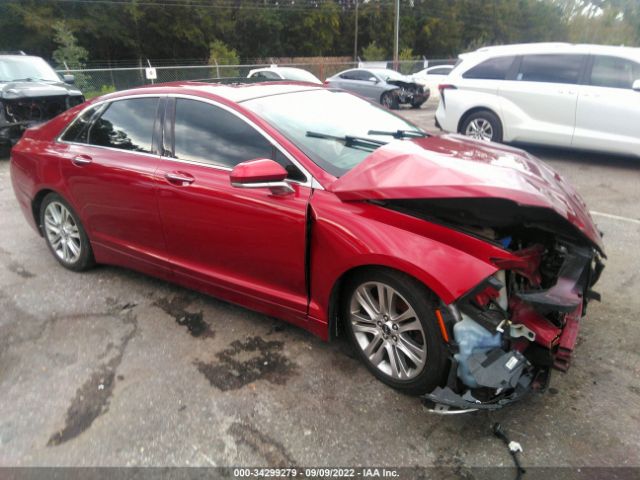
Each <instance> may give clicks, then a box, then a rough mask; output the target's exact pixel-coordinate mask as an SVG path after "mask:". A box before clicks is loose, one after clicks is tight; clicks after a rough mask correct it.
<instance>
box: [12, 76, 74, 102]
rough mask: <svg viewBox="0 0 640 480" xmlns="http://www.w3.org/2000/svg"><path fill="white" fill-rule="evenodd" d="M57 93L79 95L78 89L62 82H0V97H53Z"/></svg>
mask: <svg viewBox="0 0 640 480" xmlns="http://www.w3.org/2000/svg"><path fill="white" fill-rule="evenodd" d="M58 95H81V93H80V90H78V89H77V88H76V87H74V86H72V85H69V84H66V83H64V82H48V81H19V82H4V83H0V98H2V99H7V100H12V99H18V98H39V97H54V96H58Z"/></svg>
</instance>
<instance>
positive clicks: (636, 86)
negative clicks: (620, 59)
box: [631, 80, 640, 92]
mask: <svg viewBox="0 0 640 480" xmlns="http://www.w3.org/2000/svg"><path fill="white" fill-rule="evenodd" d="M631 88H632V89H633V90H635V91H636V92H640V80H636V81H635V82H633V86H632V87H631Z"/></svg>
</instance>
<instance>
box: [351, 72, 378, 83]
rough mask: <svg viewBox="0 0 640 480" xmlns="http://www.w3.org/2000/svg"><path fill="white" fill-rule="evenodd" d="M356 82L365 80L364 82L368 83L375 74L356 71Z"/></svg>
mask: <svg viewBox="0 0 640 480" xmlns="http://www.w3.org/2000/svg"><path fill="white" fill-rule="evenodd" d="M354 74H355V75H354V80H364V81H368V80H369V79H371V77H373V76H374V75H373V73H371V72H369V71H367V70H356V71H355V72H354Z"/></svg>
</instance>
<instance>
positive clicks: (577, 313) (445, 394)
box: [424, 230, 603, 413]
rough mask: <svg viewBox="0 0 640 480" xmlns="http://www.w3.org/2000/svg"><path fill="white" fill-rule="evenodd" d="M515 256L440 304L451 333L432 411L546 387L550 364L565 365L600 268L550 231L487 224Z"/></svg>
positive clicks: (475, 405)
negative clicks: (520, 233) (516, 232)
mask: <svg viewBox="0 0 640 480" xmlns="http://www.w3.org/2000/svg"><path fill="white" fill-rule="evenodd" d="M484 234H485V235H488V234H492V235H494V236H495V241H498V242H500V243H501V244H502V245H503V246H504V247H505V250H508V251H509V252H510V253H511V254H512V256H513V258H501V259H498V258H496V259H493V262H494V263H495V265H496V266H498V267H499V268H500V270H499V271H498V272H497V273H496V274H494V275H492V276H491V277H489V278H487V279H486V280H485V281H483V282H482V283H481V284H479V285H478V286H477V287H475V288H474V289H472V290H471V291H470V292H468V293H467V294H466V295H464V296H463V297H462V298H460V299H458V301H456V302H454V303H452V304H451V305H449V306H444V305H443V306H442V309H441V311H440V318H442V320H443V323H444V326H445V328H447V329H448V331H449V332H450V342H449V345H448V346H449V349H450V352H451V366H450V371H449V375H448V378H447V381H446V384H445V385H443V386H440V387H438V388H436V389H435V390H434V391H433V392H431V393H429V394H427V395H425V396H424V399H425V401H426V402H427V404H428V405H429V406H430V407H432V409H433V410H434V411H436V412H438V413H459V412H465V411H470V410H478V409H484V410H494V409H498V408H501V407H503V406H505V405H507V404H509V403H512V402H514V401H516V400H518V399H520V398H522V397H523V396H524V395H526V394H527V393H529V392H531V391H544V390H545V389H546V387H547V385H548V382H549V377H550V372H551V370H552V369H556V370H560V371H563V372H564V371H566V370H567V369H568V368H569V365H570V362H571V355H572V352H573V349H574V347H575V344H576V339H577V336H578V331H579V329H580V323H581V320H582V318H583V317H584V315H585V313H586V307H587V304H588V302H589V300H592V299H599V295H598V294H597V293H596V292H594V291H593V290H592V287H593V285H594V284H595V282H596V281H597V280H598V278H599V276H600V273H601V272H602V269H603V263H602V261H601V258H600V253H598V251H597V250H596V249H594V248H593V247H592V246H588V245H585V244H582V245H580V244H576V243H571V242H569V241H566V240H563V239H558V238H555V237H554V236H551V235H546V236H545V235H540V236H538V237H536V236H533V237H524V238H528V240H527V241H525V240H524V238H523V237H520V238H518V237H517V236H511V235H503V234H500V232H497V231H495V230H491V232H487V231H485V232H484Z"/></svg>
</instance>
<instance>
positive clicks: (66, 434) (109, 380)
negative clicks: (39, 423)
mask: <svg viewBox="0 0 640 480" xmlns="http://www.w3.org/2000/svg"><path fill="white" fill-rule="evenodd" d="M132 308H133V305H131V304H126V305H125V306H123V307H120V308H119V310H120V312H119V314H120V315H121V318H122V321H123V322H124V323H125V324H127V325H130V327H131V328H130V330H129V332H128V333H127V334H126V335H124V336H123V337H122V338H121V339H120V343H119V344H118V345H113V344H109V345H108V346H107V351H108V350H111V349H115V350H116V354H115V356H113V357H112V358H111V360H109V361H108V362H106V363H103V364H102V365H100V366H99V367H98V368H97V369H96V370H95V371H94V372H93V374H92V375H91V377H90V378H89V379H88V380H87V381H86V382H84V384H83V385H82V386H81V387H80V388H79V389H78V391H77V392H76V395H75V397H74V399H73V400H72V402H71V405H70V406H69V409H68V410H67V415H66V417H65V426H64V428H63V429H62V430H60V431H58V432H56V433H54V434H53V435H51V438H49V441H48V442H47V446H49V447H52V446H57V445H60V444H62V443H65V442H67V441H69V440H71V439H73V438H75V437H77V436H78V435H80V434H81V433H82V432H84V431H85V430H87V429H88V428H89V427H90V426H91V424H92V423H93V422H94V420H95V419H96V418H98V417H99V416H100V415H103V414H104V413H106V412H107V411H108V408H109V401H110V399H111V396H112V395H113V389H114V387H115V383H116V370H117V369H118V367H119V366H120V363H121V362H122V357H123V356H124V352H125V349H126V348H127V345H128V344H129V341H131V339H132V338H133V337H134V336H135V335H136V333H137V331H138V323H137V319H136V316H135V315H134V314H133V311H132ZM109 315H110V316H111V315H113V313H111V314H109ZM117 378H118V379H120V378H121V376H118V377H117Z"/></svg>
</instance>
